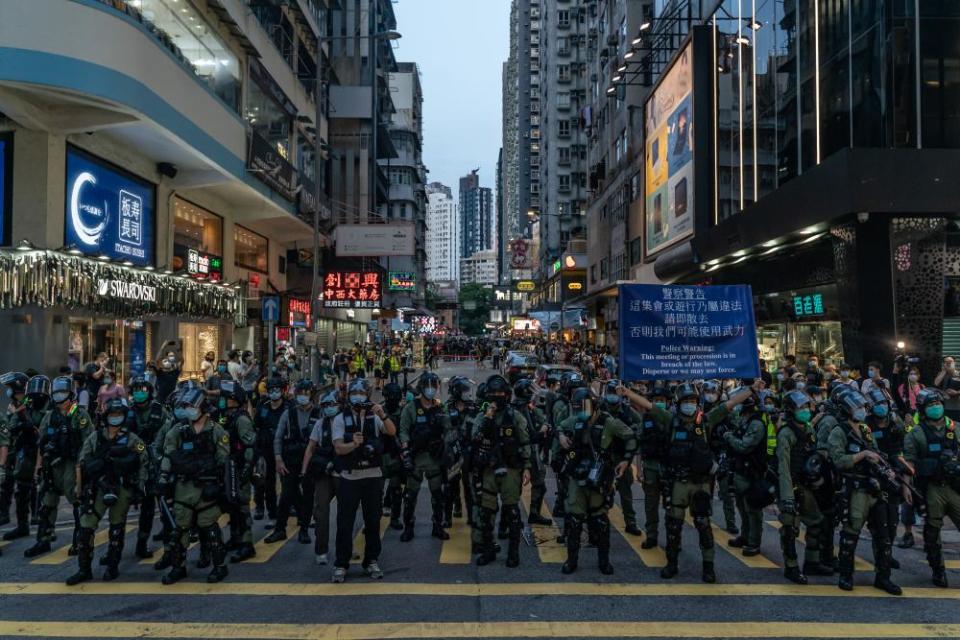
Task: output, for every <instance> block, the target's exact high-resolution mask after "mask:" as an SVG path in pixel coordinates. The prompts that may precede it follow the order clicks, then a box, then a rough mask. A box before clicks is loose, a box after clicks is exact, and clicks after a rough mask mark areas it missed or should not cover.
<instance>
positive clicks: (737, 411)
mask: <svg viewBox="0 0 960 640" xmlns="http://www.w3.org/2000/svg"><path fill="white" fill-rule="evenodd" d="M742 412H743V405H740V404H738V405H737V406H735V407H734V408H733V415H735V416H738V415H740V414H741V413H742Z"/></svg>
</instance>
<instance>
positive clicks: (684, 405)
mask: <svg viewBox="0 0 960 640" xmlns="http://www.w3.org/2000/svg"><path fill="white" fill-rule="evenodd" d="M696 412H697V404H696V403H695V402H681V403H680V413H682V414H683V415H685V416H692V415H694V414H695V413H696Z"/></svg>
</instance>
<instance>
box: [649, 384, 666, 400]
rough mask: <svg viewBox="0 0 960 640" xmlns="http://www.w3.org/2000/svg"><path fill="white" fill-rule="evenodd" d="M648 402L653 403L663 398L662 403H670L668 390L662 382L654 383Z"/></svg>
mask: <svg viewBox="0 0 960 640" xmlns="http://www.w3.org/2000/svg"><path fill="white" fill-rule="evenodd" d="M649 398H650V401H651V402H654V401H655V400H656V399H657V398H663V400H664V402H669V401H670V390H669V389H668V388H667V385H665V384H663V383H662V382H659V381H657V382H654V383H653V390H652V391H651V392H650V396H649Z"/></svg>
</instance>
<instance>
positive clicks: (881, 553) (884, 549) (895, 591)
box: [872, 529, 903, 596]
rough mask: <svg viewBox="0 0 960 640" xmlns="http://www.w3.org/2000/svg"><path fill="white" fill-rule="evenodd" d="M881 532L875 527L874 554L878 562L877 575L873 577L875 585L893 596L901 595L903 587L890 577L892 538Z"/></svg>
mask: <svg viewBox="0 0 960 640" xmlns="http://www.w3.org/2000/svg"><path fill="white" fill-rule="evenodd" d="M885 532H886V529H884V533H880V532H879V531H878V530H876V529H874V530H873V531H872V533H873V555H874V561H875V562H876V566H877V568H876V575H874V578H873V586H874V588H876V589H880V590H881V591H886V592H887V593H889V594H890V595H892V596H899V595H902V594H903V589H901V588H900V587H899V586H898V585H896V584H894V582H893V581H892V580H891V579H890V558H891V556H892V554H893V546H892V545H891V543H890V539H889V538H887V537H886V535H884V534H885Z"/></svg>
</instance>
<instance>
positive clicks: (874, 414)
mask: <svg viewBox="0 0 960 640" xmlns="http://www.w3.org/2000/svg"><path fill="white" fill-rule="evenodd" d="M864 397H865V398H866V400H867V405H868V411H867V420H866V423H867V426H868V427H870V432H871V433H872V434H873V440H874V442H876V443H877V449H878V450H879V451H880V453H881V454H882V455H883V457H884V459H885V460H886V462H887V464H889V465H890V466H892V467H893V468H894V470H896V471H897V472H898V473H899V474H902V478H901V481H902V482H907V478H908V477H909V476H910V475H913V474H912V469H910V468H909V467H908V465H907V464H906V463H905V461H904V458H903V439H904V436H906V430H905V428H904V425H903V421H902V420H901V419H900V416H898V415H897V414H896V413H895V412H891V411H890V398H889V396H888V395H887V393H886V392H885V391H884V390H883V389H882V388H881V387H879V386H877V385H874V386H873V387H871V388H870V390H869V391H867V393H865V394H864ZM902 500H903V498H902V492H901V493H897V492H889V493H887V499H886V501H885V502H884V504H885V505H886V508H887V536H888V537H889V538H890V540H891V542H892V541H893V540H894V539H895V538H896V537H897V524H898V523H899V522H900V503H901V502H902ZM890 568H891V569H899V568H900V563H899V562H898V561H897V559H896V558H894V557H893V556H892V555H891V556H890Z"/></svg>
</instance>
